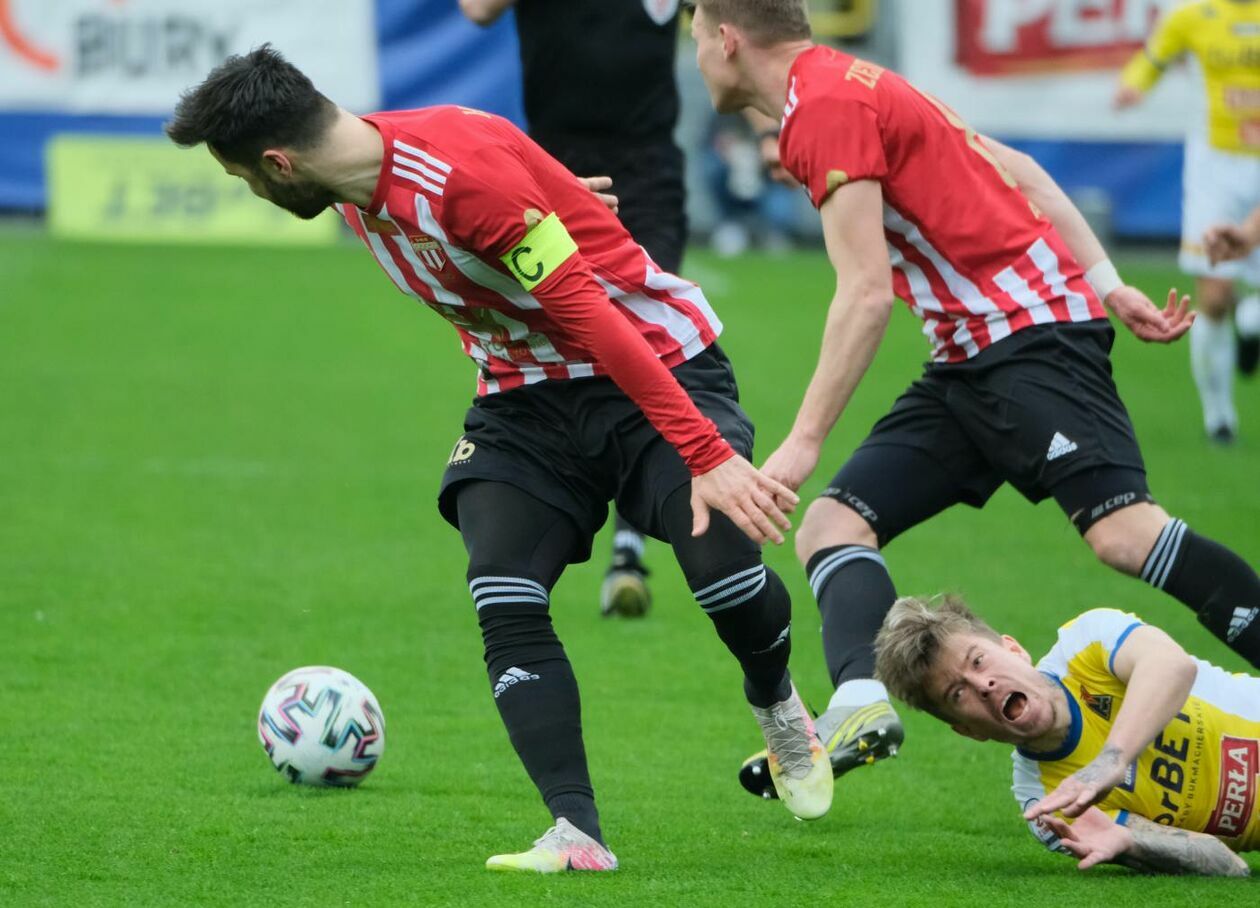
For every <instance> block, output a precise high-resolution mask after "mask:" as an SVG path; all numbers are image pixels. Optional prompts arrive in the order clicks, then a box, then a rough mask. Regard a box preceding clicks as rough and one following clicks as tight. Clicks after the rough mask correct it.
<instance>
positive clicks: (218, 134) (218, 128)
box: [165, 44, 337, 167]
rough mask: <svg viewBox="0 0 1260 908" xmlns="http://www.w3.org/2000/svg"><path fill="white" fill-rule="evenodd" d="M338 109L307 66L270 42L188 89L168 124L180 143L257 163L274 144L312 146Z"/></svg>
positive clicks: (222, 65)
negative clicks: (292, 60)
mask: <svg viewBox="0 0 1260 908" xmlns="http://www.w3.org/2000/svg"><path fill="white" fill-rule="evenodd" d="M336 113H337V106H336V105H335V104H333V102H332V101H330V100H328V99H327V98H326V97H324V96H323V95H322V94H320V93H319V92H318V91H317V90H316V89H315V86H314V85H313V84H312V83H311V80H310V79H308V78H307V77H306V76H305V74H303V73H302V71H301V70H299V69H298V68H297V67H296V66H294V65H293V64H292V63H290V62H289V61H288V60H286V59H284V57H283V56H281V55H280V52H279V51H277V50H275V49H274V48H273V47H272V46H271V45H270V44H264V45H263V46H262V47H258V48H255V49H254V50H252V51H250V52H249V53H248V54H245V55H244V56H240V55H233V56H231V57H228V58H227V59H226V60H224V61H223V62H222V63H220V64H219V65H218V66H216V67H215V68H214V69H213V70H211V71H210V75H208V76H206V78H205V81H203V82H202V83H201V84H200V85H197V86H195V87H193V88H190V89H188V90H187V91H185V92H184V93H183V94H182V95H181V96H180V99H179V103H178V104H177V105H175V115H174V116H173V117H172V118H171V120H170V122H168V123H167V124H166V127H165V128H166V134H167V135H168V136H169V137H170V139H171V141H172V142H174V143H175V144H176V145H180V146H183V147H185V148H191V147H193V146H195V145H200V144H201V143H202V142H205V143H206V144H207V145H209V146H210V147H211V148H213V149H214V150H215V151H216V152H217V153H218V154H220V155H221V156H222V157H224V158H226V159H228V160H229V161H232V162H233V163H236V164H243V165H245V166H248V167H252V166H255V165H256V163H257V161H258V158H259V156H260V155H261V154H262V153H263V151H265V150H266V149H268V148H276V147H286V148H294V149H299V150H300V149H305V148H309V147H310V146H311V145H313V144H315V143H316V142H318V141H319V140H320V138H322V137H323V135H324V132H325V130H326V129H327V128H328V126H329V124H331V123H332V121H333V119H334V118H335V117H336Z"/></svg>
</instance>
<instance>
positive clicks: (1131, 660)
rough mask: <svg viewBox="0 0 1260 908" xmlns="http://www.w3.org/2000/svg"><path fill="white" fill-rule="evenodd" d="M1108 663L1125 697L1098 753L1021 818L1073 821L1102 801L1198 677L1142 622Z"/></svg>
mask: <svg viewBox="0 0 1260 908" xmlns="http://www.w3.org/2000/svg"><path fill="white" fill-rule="evenodd" d="M1112 659H1113V661H1112V671H1113V673H1114V674H1115V676H1116V677H1117V678H1119V679H1120V680H1121V681H1122V682H1124V684H1125V693H1124V702H1123V703H1122V705H1121V707H1120V712H1119V713H1118V714H1117V716H1116V719H1115V721H1114V722H1113V723H1112V725H1111V732H1110V733H1109V734H1108V735H1107V740H1106V742H1104V744H1103V748H1102V751H1101V752H1100V753H1099V754H1098V756H1096V757H1095V758H1094V759H1093V760H1091V761H1090V762H1089V763H1088V764H1086V765H1085V766H1084V767H1083V768H1082V769H1080V770H1078V771H1077V772H1075V773H1073V774H1072V775H1070V776H1068V777H1067V778H1066V779H1064V780H1063V782H1061V783H1060V784H1059V787H1058V788H1056V789H1055V790H1054V791H1052V792H1050V793H1049V794H1047V795H1046V796H1045V797H1044V798H1042V799H1041V800H1040V801H1038V802H1037V803H1036V804H1033V805H1032V806H1031V807H1029V808H1028V810H1027V811H1025V812H1024V817H1025V819H1029V820H1034V819H1037V818H1038V817H1043V816H1045V815H1047V814H1053V813H1054V812H1055V811H1062V813H1063V815H1064V816H1067V817H1076V816H1080V815H1081V814H1082V813H1084V812H1085V811H1086V810H1087V809H1088V808H1089V807H1090V806H1092V805H1094V804H1097V803H1099V802H1100V801H1102V800H1103V798H1105V797H1106V796H1107V794H1108V793H1109V792H1110V791H1111V789H1112V788H1114V787H1115V786H1116V785H1118V784H1119V783H1120V782H1121V781H1122V780H1123V779H1124V774H1125V771H1126V769H1127V768H1128V766H1129V764H1130V763H1132V762H1133V761H1134V760H1136V759H1137V757H1138V755H1139V754H1140V753H1142V751H1144V750H1145V749H1146V748H1147V746H1148V745H1150V743H1151V742H1152V741H1154V740H1155V736H1156V735H1158V734H1159V733H1160V732H1161V731H1162V730H1163V729H1164V727H1165V726H1166V725H1168V723H1169V722H1171V721H1172V720H1173V718H1174V717H1175V716H1176V715H1177V713H1178V712H1179V711H1180V710H1181V708H1182V707H1183V706H1184V705H1185V702H1186V698H1187V697H1189V696H1190V689H1191V688H1192V687H1193V686H1194V679H1195V677H1196V675H1197V673H1198V667H1197V665H1196V664H1195V661H1194V660H1193V659H1192V658H1190V656H1189V655H1187V654H1186V651H1185V650H1184V649H1182V648H1181V646H1180V645H1179V644H1178V643H1177V641H1175V640H1173V639H1172V638H1171V637H1169V636H1168V635H1167V634H1166V633H1164V632H1163V631H1161V630H1160V629H1159V628H1157V627H1151V626H1150V625H1148V624H1143V625H1140V626H1138V627H1137V628H1135V629H1134V630H1133V631H1131V632H1130V633H1129V634H1128V636H1127V637H1125V638H1124V640H1123V642H1121V644H1120V647H1119V649H1118V650H1116V652H1115V653H1114V655H1113V657H1112Z"/></svg>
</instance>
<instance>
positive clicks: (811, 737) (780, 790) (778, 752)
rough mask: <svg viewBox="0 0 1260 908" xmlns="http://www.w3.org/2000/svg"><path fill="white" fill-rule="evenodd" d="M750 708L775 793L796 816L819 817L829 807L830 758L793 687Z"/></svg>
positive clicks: (803, 817)
mask: <svg viewBox="0 0 1260 908" xmlns="http://www.w3.org/2000/svg"><path fill="white" fill-rule="evenodd" d="M752 711H753V715H754V716H756V717H757V723H758V724H759V725H760V726H761V733H762V734H763V735H764V736H765V739H766V756H767V763H768V768H769V770H770V780H771V781H772V782H773V783H774V790H775V792H776V793H777V794H778V795H779V798H780V799H781V800H782V801H783V803H784V805H786V806H787V809H788V810H790V811H791V812H792V814H793V815H794V816H796V817H797V818H799V819H802V820H816V819H818V818H819V817H821V816H822V815H823V814H825V813H826V812H827V811H828V810H829V809H830V808H831V793H832V788H833V781H832V776H831V760H830V759H828V756H827V749H826V748H825V747H823V744H822V741H820V740H819V739H818V735H817V734H816V733H815V732H814V720H813V719H811V718H810V717H809V710H807V709H806V708H805V704H804V703H802V702H801V698H800V695H799V694H797V692H796V687H795V686H793V687H792V695H791V696H790V697H788V698H787V699H786V700H781V701H779V702H778V703H775V704H773V705H771V706H769V707H766V708H765V709H762V708H760V707H757V706H754V707H753V708H752Z"/></svg>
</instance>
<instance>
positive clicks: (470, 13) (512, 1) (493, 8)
mask: <svg viewBox="0 0 1260 908" xmlns="http://www.w3.org/2000/svg"><path fill="white" fill-rule="evenodd" d="M515 5H516V0H459V11H460V12H462V13H463V14H464V15H465V16H466V17H468V18H469V19H471V20H472V21H473V22H476V23H477V24H478V25H492V24H493V23H494V22H495V21H496V20H498V18H499V17H500V16H502V15H503V14H504V13H505V12H507V11H508V8H509V7H512V6H515Z"/></svg>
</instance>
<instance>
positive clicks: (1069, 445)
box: [1046, 432, 1076, 460]
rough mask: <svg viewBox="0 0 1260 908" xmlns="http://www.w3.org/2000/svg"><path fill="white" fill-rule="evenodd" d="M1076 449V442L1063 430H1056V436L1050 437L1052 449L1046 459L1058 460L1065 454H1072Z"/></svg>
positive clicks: (1047, 453)
mask: <svg viewBox="0 0 1260 908" xmlns="http://www.w3.org/2000/svg"><path fill="white" fill-rule="evenodd" d="M1075 450H1076V442H1074V441H1072V439H1070V438H1068V437H1067V436H1066V435H1064V434H1063V433H1062V432H1055V433H1054V438H1052V439H1050V450H1049V451H1047V452H1046V460H1058V459H1059V458H1060V457H1062V456H1064V455H1065V454H1071V453H1072V452H1073V451H1075Z"/></svg>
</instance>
